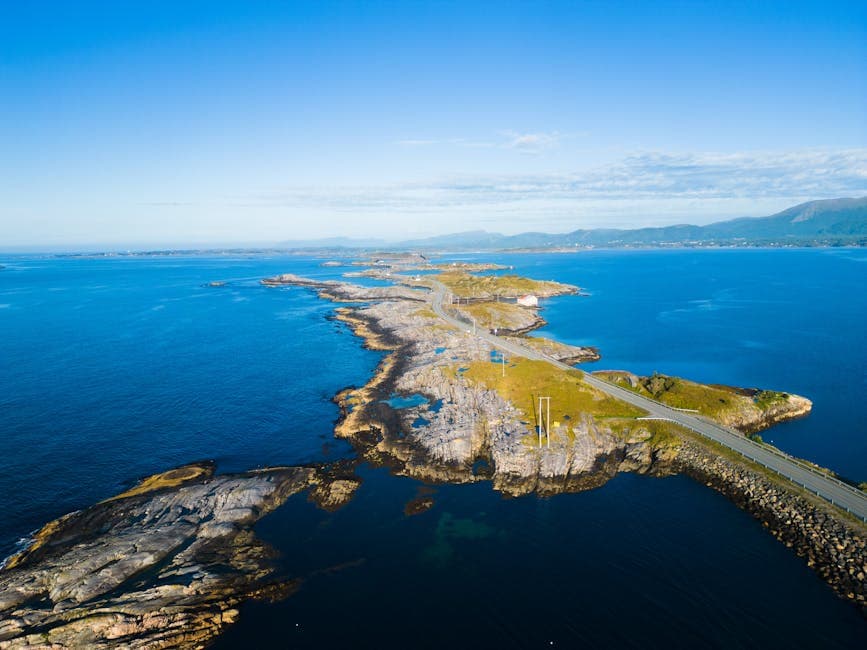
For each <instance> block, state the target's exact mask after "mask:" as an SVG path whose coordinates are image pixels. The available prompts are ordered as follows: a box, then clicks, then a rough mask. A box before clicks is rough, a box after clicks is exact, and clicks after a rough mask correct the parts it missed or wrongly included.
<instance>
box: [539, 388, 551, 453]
mask: <svg viewBox="0 0 867 650" xmlns="http://www.w3.org/2000/svg"><path fill="white" fill-rule="evenodd" d="M542 400H545V404H546V405H547V407H548V410H547V414H546V416H545V417H543V415H542ZM538 413H539V447H541V446H542V425H543V424H545V440H546V445H547V447H548V448H549V449H550V447H551V398H550V397H542V396H539V411H538Z"/></svg>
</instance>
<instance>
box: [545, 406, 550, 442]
mask: <svg viewBox="0 0 867 650" xmlns="http://www.w3.org/2000/svg"><path fill="white" fill-rule="evenodd" d="M547 402H548V422H547V424H546V425H545V437H546V438H547V440H548V448H549V449H550V448H551V398H550V397H549V398H548V399H547Z"/></svg>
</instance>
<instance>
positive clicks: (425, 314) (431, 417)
mask: <svg viewBox="0 0 867 650" xmlns="http://www.w3.org/2000/svg"><path fill="white" fill-rule="evenodd" d="M395 280H396V281H397V282H400V283H401V284H399V285H394V286H385V287H382V286H378V287H363V286H358V285H354V284H350V283H346V282H337V281H319V280H310V279H306V278H301V277H298V276H294V275H281V276H276V277H274V278H268V279H265V280H262V284H263V285H264V286H269V287H286V286H295V287H304V288H307V289H311V290H314V291H316V292H317V293H318V295H319V296H320V297H321V298H323V299H327V300H331V301H333V302H336V303H345V304H347V303H348V304H351V305H352V306H345V305H344V306H340V307H337V308H336V309H335V316H334V317H335V318H336V319H337V320H339V321H341V322H344V323H346V324H347V325H348V326H349V327H350V328H351V329H352V330H353V332H354V333H355V334H356V335H358V336H359V337H361V338H362V339H363V340H364V342H365V345H366V346H367V347H369V348H371V349H376V350H381V351H384V352H385V353H386V354H385V355H384V357H383V359H382V361H381V362H380V364H379V366H378V367H377V369H376V371H375V373H374V375H373V377H372V378H371V379H370V381H368V382H367V383H366V384H365V385H364V386H360V387H349V388H347V389H345V390H343V391H341V392H340V393H339V394H338V395H337V396H335V398H334V400H335V402H336V403H337V404H338V406H339V408H340V412H341V417H340V419H339V421H338V422H337V423H336V425H335V436H337V437H340V438H344V439H347V440H349V441H350V442H351V443H352V444H353V446H354V448H355V450H356V451H357V454H358V458H357V459H356V460H355V461H343V462H339V463H334V464H332V465H329V466H318V467H287V468H270V469H265V470H259V471H255V472H247V473H243V474H233V475H216V474H215V472H214V466H213V464H211V463H195V464H191V465H188V466H184V467H181V468H177V469H175V470H171V471H169V472H165V473H163V474H158V475H155V476H152V477H149V478H147V479H145V480H143V481H142V482H141V483H139V484H138V485H137V486H135V487H133V488H131V489H130V490H128V491H126V492H124V493H123V494H120V495H118V496H117V497H114V498H112V499H109V500H107V501H104V502H102V503H99V504H96V505H94V506H92V507H90V508H87V509H85V510H82V511H79V512H74V513H71V514H69V515H66V516H64V517H62V518H60V519H58V520H56V521H54V522H51V523H49V524H47V525H46V526H45V527H44V528H43V529H42V530H41V531H39V533H37V534H36V536H35V538H34V540H33V543H32V544H31V545H30V547H29V548H27V549H25V550H24V551H22V552H21V553H19V554H18V555H16V556H14V557H12V558H11V559H10V560H9V562H8V564H7V566H6V567H5V568H4V569H2V570H0V650H5V649H7V648H32V647H40V648H68V647H85V646H86V647H93V648H108V647H117V646H123V647H129V648H145V647H147V648H198V647H203V646H205V645H207V643H208V642H209V641H210V640H212V639H213V638H214V637H215V636H216V635H217V634H219V633H220V631H221V630H222V629H223V628H224V627H225V626H226V625H228V624H230V623H231V622H232V621H233V620H235V618H236V617H237V615H238V609H237V607H238V605H239V604H240V603H242V602H244V601H245V600H249V599H269V598H281V597H285V596H286V595H288V594H290V593H292V591H293V590H294V589H295V588H296V587H297V585H298V584H299V581H300V580H301V579H302V577H298V576H284V575H279V574H278V573H277V572H276V569H275V566H274V563H273V562H272V560H273V557H274V553H275V552H274V551H273V549H270V548H269V547H268V546H267V545H265V544H264V543H263V542H261V541H260V540H258V539H257V538H256V537H255V535H254V533H253V530H252V529H253V526H254V524H255V522H256V521H258V520H259V519H260V518H261V517H262V516H264V515H265V514H267V513H268V512H270V511H272V510H273V509H275V508H277V507H279V506H280V505H281V504H282V503H284V502H285V501H286V499H288V498H289V497H290V496H292V495H294V494H298V493H301V492H306V493H307V495H308V498H309V499H311V500H312V501H314V502H315V503H316V504H317V505H319V506H320V507H322V508H324V509H326V510H334V509H337V508H340V507H341V506H342V505H344V504H345V503H347V502H348V501H349V500H351V499H352V498H353V495H354V494H355V491H356V490H357V489H358V487H359V485H360V480H359V479H358V478H357V477H356V476H355V474H354V468H355V466H356V464H357V463H358V462H362V461H368V462H372V463H375V464H380V465H386V466H388V467H389V468H390V469H391V470H392V471H393V472H394V473H395V474H398V475H406V476H412V477H415V478H418V479H422V480H424V481H426V482H429V483H446V482H447V483H471V482H479V481H489V482H490V483H491V485H492V487H493V489H495V490H498V491H500V492H502V493H503V494H505V495H509V496H520V495H525V494H530V493H535V494H538V495H542V496H548V495H554V494H558V493H563V492H577V491H582V490H589V489H593V488H595V487H598V486H600V485H603V484H604V483H605V482H607V481H608V480H610V479H611V478H612V477H613V476H615V475H616V474H617V473H618V472H625V471H627V472H637V473H645V474H651V475H658V476H663V475H669V474H673V473H683V474H685V475H688V476H691V477H692V478H694V479H695V480H697V481H701V482H702V483H704V484H706V485H708V486H709V487H712V488H713V489H716V490H718V491H719V492H721V493H723V494H725V495H726V496H727V497H728V498H730V499H731V500H732V501H733V502H734V503H735V504H737V505H738V506H739V507H740V508H742V509H744V510H746V511H747V512H749V513H750V514H752V515H753V516H755V517H756V518H757V519H759V520H760V521H762V522H763V523H764V524H765V525H766V526H767V528H768V530H769V531H770V532H771V533H772V534H773V535H774V536H775V537H777V538H778V539H779V540H780V541H781V542H782V543H784V544H786V545H787V546H789V547H791V548H792V549H793V550H794V551H795V552H796V553H798V554H799V555H800V556H801V557H803V558H804V559H805V560H806V561H807V563H808V565H809V566H810V567H812V568H813V570H814V571H816V573H817V574H818V575H819V576H821V577H822V579H824V580H826V581H827V582H828V583H829V584H830V585H831V587H832V588H833V589H834V590H835V591H836V593H838V594H839V595H840V596H841V597H843V598H846V599H848V600H850V601H852V602H853V603H855V604H856V605H857V606H858V607H860V608H861V611H862V612H864V613H865V615H867V579H865V575H867V534H865V530H867V528H865V526H864V525H863V523H861V522H858V521H855V520H849V519H847V518H846V516H845V514H844V513H841V512H838V511H836V510H835V509H834V508H833V507H831V506H829V505H828V504H825V503H824V502H822V501H820V500H818V499H815V498H812V497H810V496H809V495H807V494H804V493H802V492H800V491H799V489H797V488H795V487H794V486H793V485H791V484H788V483H786V482H785V481H782V480H778V479H775V478H774V477H773V476H770V475H768V474H767V473H766V472H763V471H762V470H761V469H760V468H758V467H754V466H752V465H751V464H750V463H749V462H747V461H745V460H743V459H740V458H735V457H732V456H731V455H730V454H727V452H725V451H724V450H718V449H716V448H714V447H713V445H711V444H708V443H705V442H704V441H702V440H700V439H696V438H695V437H694V436H692V435H690V434H688V433H685V432H682V431H680V430H678V429H677V428H676V427H673V426H671V425H668V424H666V423H663V422H659V421H649V420H642V419H640V418H641V416H642V415H644V412H643V411H641V410H640V409H637V408H636V407H632V406H630V405H628V404H626V403H625V402H620V401H618V400H615V399H613V398H611V397H610V396H608V395H606V394H605V393H602V392H601V391H599V390H597V389H595V388H593V387H591V386H590V385H589V384H587V383H585V382H584V381H583V380H582V379H581V375H580V374H579V373H577V372H575V371H563V370H559V369H556V368H553V367H552V366H551V365H550V364H548V363H546V362H543V361H531V360H529V359H523V358H518V357H515V358H508V359H507V358H506V357H505V356H503V355H502V354H501V353H499V352H498V351H497V350H495V349H493V348H492V347H491V344H489V343H487V342H486V341H485V340H483V339H480V338H478V337H476V336H473V335H472V331H471V330H470V331H468V330H464V329H459V328H455V327H451V326H449V325H447V324H446V323H445V322H444V321H442V320H441V319H440V318H439V317H438V316H437V314H436V313H434V311H433V310H432V290H433V288H434V285H433V283H432V282H430V281H428V280H427V279H424V278H405V277H398V278H395ZM518 280H521V279H518ZM472 282H473V280H472V279H469V280H465V279H463V278H454V277H453V278H452V286H453V287H459V288H461V289H462V290H467V289H466V287H468V286H470V287H472V286H473V285H472ZM500 282H501V284H500V285H498V286H496V287H488V288H484V291H486V292H487V293H486V294H485V295H486V296H487V297H486V298H484V299H483V300H481V301H480V299H479V297H478V295H477V296H476V300H475V302H471V303H470V304H469V305H468V306H464V305H461V306H460V308H461V309H468V311H465V312H463V313H464V315H472V314H473V313H476V314H477V313H478V312H473V311H472V310H473V309H477V306H478V305H480V304H481V305H483V306H485V308H486V309H487V308H491V311H490V312H489V313H490V314H491V315H492V318H493V317H494V316H495V315H498V316H499V317H501V318H504V319H507V320H508V319H512V318H521V319H529V320H530V321H532V322H538V321H540V320H541V318H540V317H539V316H538V310H537V309H534V308H525V307H515V306H514V305H513V304H510V305H509V306H508V307H497V306H494V307H491V305H501V304H505V303H501V302H500V300H501V298H502V295H503V285H502V282H506V283H508V282H514V285H515V286H514V289H515V290H514V291H512V293H517V289H520V288H522V287H524V286H527V285H526V284H524V283H522V282H518V281H517V280H514V281H513V280H509V279H508V278H507V279H506V280H501V281H500ZM540 288H541V289H542V290H543V291H540V295H543V294H544V295H559V294H565V293H571V294H574V293H576V288H575V287H569V286H568V285H557V284H556V283H545V284H544V285H543V286H542V285H540ZM506 289H508V287H506ZM470 290H475V289H470ZM544 292H547V293H544ZM479 293H481V292H479ZM509 295H511V294H509ZM454 308H455V310H456V311H457V309H458V307H454ZM501 322H505V321H501ZM515 340H517V341H519V342H520V343H521V344H522V345H525V346H532V347H533V348H534V349H535V350H536V351H537V352H542V353H543V354H545V355H547V356H549V357H551V358H556V359H560V360H564V361H567V362H568V363H576V362H579V361H584V360H595V359H598V358H599V354H598V351H597V350H595V349H593V348H582V347H576V346H569V345H565V344H562V343H559V342H556V341H550V340H548V339H544V338H542V337H531V338H528V337H518V338H516V339H515ZM612 378H613V379H618V378H621V379H623V380H624V381H626V382H627V383H628V384H629V385H630V387H631V388H633V389H635V390H637V391H642V390H643V391H645V392H648V393H649V394H651V395H652V396H654V398H658V399H660V400H669V401H672V402H673V405H674V406H678V405H680V406H684V405H687V407H688V406H689V405H690V404H692V402H690V400H693V401H695V402H696V403H695V405H696V406H698V407H701V408H706V407H707V405H712V406H713V410H712V412H708V413H707V414H708V415H709V416H712V417H716V418H718V419H719V420H720V421H722V422H725V423H726V424H730V425H731V426H737V427H738V428H740V429H741V430H742V431H744V432H752V431H755V430H759V429H761V428H764V427H767V426H770V425H771V424H773V423H774V422H777V421H782V420H783V419H788V418H791V417H800V416H803V415H804V414H806V413H807V412H809V409H810V403H809V400H806V399H804V398H800V397H798V396H792V395H788V394H785V393H775V392H773V391H758V390H754V389H750V390H745V389H732V388H729V387H708V386H702V385H699V384H695V383H693V382H688V381H686V380H679V379H678V378H668V377H662V376H654V377H650V378H640V377H637V376H634V375H631V374H629V373H620V374H617V373H612ZM609 379H611V378H609ZM539 395H546V396H550V397H551V400H552V402H553V405H552V408H551V409H549V411H548V413H547V418H546V417H543V413H541V412H538V406H537V397H538V396H539ZM683 400H685V401H683ZM720 400H722V402H725V404H724V408H723V406H720V403H721V402H720ZM538 405H539V406H541V403H538ZM707 408H709V407H707ZM696 410H700V409H696ZM552 412H553V416H552ZM432 504H433V501H432V499H431V498H430V497H429V495H427V494H419V496H418V498H416V499H415V500H413V501H412V502H410V503H409V504H407V510H406V514H407V516H410V515H413V514H418V513H420V512H423V511H424V510H426V509H428V508H430V507H431V506H432Z"/></svg>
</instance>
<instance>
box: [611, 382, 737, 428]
mask: <svg viewBox="0 0 867 650" xmlns="http://www.w3.org/2000/svg"><path fill="white" fill-rule="evenodd" d="M599 375H600V376H601V377H602V378H604V379H607V380H608V381H611V382H613V383H615V384H617V385H619V386H622V387H624V388H628V389H629V390H631V391H633V392H635V393H638V394H639V395H644V396H645V397H650V398H652V399H655V400H656V401H658V402H662V403H663V404H667V405H668V406H671V407H674V408H678V409H687V410H691V411H698V412H700V413H701V414H702V415H707V416H708V417H716V416H719V415H720V414H722V413H724V412H725V411H728V410H730V409H734V408H738V407H739V406H740V405H741V404H742V403H743V399H744V398H743V397H742V396H740V395H739V394H738V393H737V392H735V391H734V390H733V389H729V388H726V387H724V386H706V385H704V384H697V383H695V382H692V381H688V380H686V379H681V378H680V377H669V376H668V375H660V374H659V373H655V374H653V375H652V376H650V377H640V378H639V381H638V385H637V386H633V385H631V383H630V381H629V379H628V377H627V375H626V373H618V372H607V373H599Z"/></svg>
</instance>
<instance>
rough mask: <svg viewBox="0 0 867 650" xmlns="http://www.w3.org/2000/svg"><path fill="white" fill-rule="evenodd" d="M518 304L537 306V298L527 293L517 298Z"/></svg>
mask: <svg viewBox="0 0 867 650" xmlns="http://www.w3.org/2000/svg"><path fill="white" fill-rule="evenodd" d="M518 304H519V305H521V307H538V306H539V299H538V298H537V297H536V296H534V295H532V294H529V293H528V294H527V295H526V296H521V297H520V298H518Z"/></svg>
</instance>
